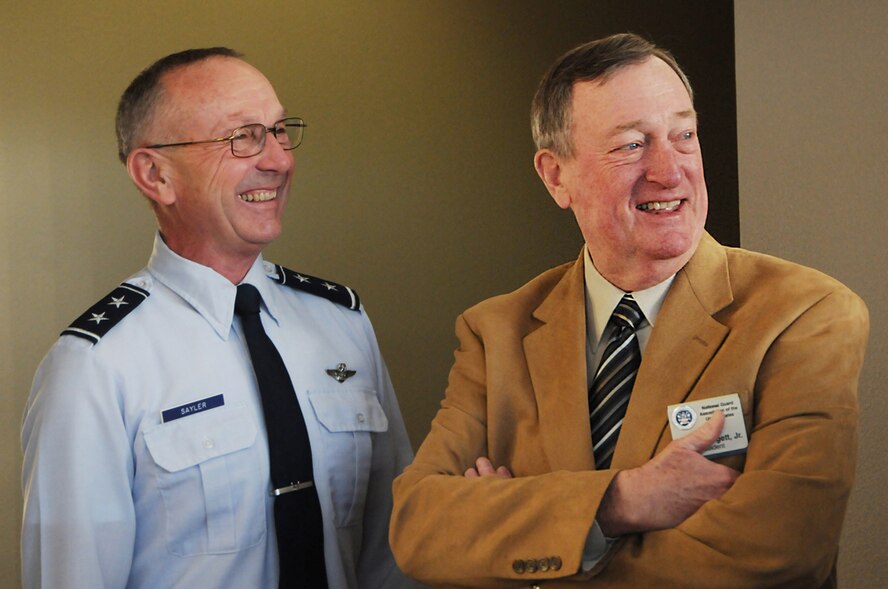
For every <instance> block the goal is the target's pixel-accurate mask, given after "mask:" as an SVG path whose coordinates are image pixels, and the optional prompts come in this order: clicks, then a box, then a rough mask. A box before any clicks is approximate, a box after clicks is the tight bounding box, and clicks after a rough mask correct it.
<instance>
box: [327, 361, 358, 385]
mask: <svg viewBox="0 0 888 589" xmlns="http://www.w3.org/2000/svg"><path fill="white" fill-rule="evenodd" d="M327 374H329V375H330V376H331V377H333V378H335V379H336V382H345V380H346V379H348V378H351V377H353V376H354V375H355V371H354V370H348V369H346V367H345V363H344V362H340V363H339V364H337V365H336V368H328V369H327Z"/></svg>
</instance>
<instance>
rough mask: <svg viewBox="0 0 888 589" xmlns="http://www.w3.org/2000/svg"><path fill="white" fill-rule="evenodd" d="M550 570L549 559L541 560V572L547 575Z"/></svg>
mask: <svg viewBox="0 0 888 589" xmlns="http://www.w3.org/2000/svg"><path fill="white" fill-rule="evenodd" d="M548 570H549V559H548V558H541V559H540V572H541V573H545V572H547V571H548Z"/></svg>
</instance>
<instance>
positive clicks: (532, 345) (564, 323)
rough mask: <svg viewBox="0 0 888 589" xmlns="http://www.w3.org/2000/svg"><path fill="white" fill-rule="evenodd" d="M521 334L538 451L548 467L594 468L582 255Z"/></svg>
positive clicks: (563, 468) (568, 468)
mask: <svg viewBox="0 0 888 589" xmlns="http://www.w3.org/2000/svg"><path fill="white" fill-rule="evenodd" d="M533 316H534V318H536V319H537V320H538V321H540V322H542V325H540V326H539V327H538V328H537V329H535V330H534V331H532V332H530V333H529V334H528V335H527V336H525V338H524V353H525V355H526V359H527V366H528V370H529V371H530V378H531V382H532V384H533V389H534V394H535V395H536V401H537V407H538V411H539V420H540V436H541V439H542V444H543V449H544V451H545V453H546V455H547V456H548V458H549V463H550V466H551V468H552V470H589V469H592V468H594V461H593V460H592V442H591V434H590V431H589V402H588V400H587V392H586V305H585V290H584V278H583V257H582V253H581V255H580V257H579V259H578V261H577V262H576V263H574V264H573V265H572V266H571V267H570V268H569V269H568V270H567V272H565V274H564V276H562V278H561V280H560V281H559V282H558V283H557V284H556V285H555V287H554V288H553V289H552V291H551V292H550V293H549V295H548V296H547V297H546V298H545V299H544V300H543V302H542V303H541V304H540V305H539V307H537V309H536V310H535V311H534V313H533Z"/></svg>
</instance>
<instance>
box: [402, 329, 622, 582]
mask: <svg viewBox="0 0 888 589" xmlns="http://www.w3.org/2000/svg"><path fill="white" fill-rule="evenodd" d="M456 334H457V337H458V339H459V346H458V348H457V350H456V352H455V363H454V366H453V368H452V369H451V372H450V378H449V385H448V388H447V392H446V395H445V398H444V400H443V402H442V404H441V408H440V410H439V411H438V414H437V415H436V417H435V419H434V420H433V422H432V427H431V432H430V433H429V435H428V437H427V438H426V440H425V441H424V442H423V444H422V446H421V447H420V449H419V451H418V453H417V456H416V459H415V460H414V462H413V464H412V465H411V466H410V467H409V468H408V469H407V470H406V471H405V472H404V474H402V475H401V476H400V477H399V478H398V479H396V481H395V484H394V496H395V507H394V513H393V517H392V527H391V532H390V533H391V544H392V549H393V551H394V553H395V558H396V559H397V561H398V564H399V565H400V566H401V568H402V569H403V570H404V571H405V572H406V573H407V574H408V575H410V576H412V577H415V578H417V579H419V580H421V581H424V582H426V583H429V584H431V585H434V586H448V587H449V586H454V587H456V586H459V587H516V586H520V585H526V584H528V583H529V582H530V579H531V578H533V579H555V578H561V577H566V576H570V575H574V574H575V573H577V571H578V570H579V569H580V566H581V560H582V553H583V548H584V545H585V542H586V538H587V536H588V534H589V531H590V529H591V528H592V525H593V522H594V517H595V512H596V511H597V509H598V503H599V502H600V500H601V497H602V496H603V494H604V492H605V490H606V489H607V487H608V485H609V484H610V480H611V478H612V477H613V472H608V471H604V472H594V471H583V472H568V471H559V472H547V473H541V474H538V475H535V476H518V477H516V478H512V479H502V478H499V477H484V478H473V479H468V478H465V477H464V476H463V473H464V472H465V470H466V469H467V468H469V467H471V466H472V465H473V464H474V461H475V459H476V458H478V457H479V456H489V455H491V454H490V449H489V448H488V417H491V418H493V417H495V418H496V419H509V417H508V416H505V415H496V416H492V415H489V414H488V410H489V409H488V404H487V403H488V401H487V386H488V385H487V376H488V365H487V360H488V359H487V356H486V354H485V347H484V341H483V339H482V337H480V336H479V335H478V333H477V332H476V331H475V330H473V328H472V327H471V326H470V323H469V321H468V320H467V319H466V318H465V316H460V317H459V318H458V319H457V322H456ZM507 466H510V465H507ZM528 567H532V568H534V569H536V572H535V573H533V572H531V573H530V574H529V573H528Z"/></svg>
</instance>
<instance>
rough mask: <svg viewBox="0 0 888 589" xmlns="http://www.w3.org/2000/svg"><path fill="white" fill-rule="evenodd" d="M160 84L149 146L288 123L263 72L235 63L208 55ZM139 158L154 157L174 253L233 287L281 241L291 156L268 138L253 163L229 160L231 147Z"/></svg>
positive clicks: (159, 204) (161, 218) (159, 206)
mask: <svg viewBox="0 0 888 589" xmlns="http://www.w3.org/2000/svg"><path fill="white" fill-rule="evenodd" d="M162 85H163V98H162V101H161V104H160V105H159V106H158V109H157V112H156V116H155V117H154V120H153V122H152V124H151V126H150V131H149V132H150V133H151V134H152V135H153V137H152V139H153V140H160V141H169V142H174V141H175V142H180V141H200V140H205V139H212V138H215V137H227V136H229V135H230V134H231V132H232V131H233V130H234V129H235V128H237V127H240V126H242V125H246V124H250V123H263V124H264V125H266V126H269V127H270V126H272V124H273V123H274V122H275V121H277V120H279V119H281V118H283V117H284V109H283V107H282V106H281V104H280V102H279V101H278V99H277V96H276V94H275V92H274V89H273V88H272V86H271V84H270V83H269V82H268V80H267V79H266V78H265V76H263V75H262V74H261V73H260V72H259V71H258V70H257V69H256V68H254V67H253V66H251V65H249V64H247V63H246V62H244V61H241V60H239V59H234V58H229V57H213V58H210V59H207V60H204V61H200V62H197V63H194V64H190V65H187V66H184V67H181V68H178V69H176V70H173V71H172V72H170V73H169V74H167V75H166V76H164V78H163V80H162ZM137 152H143V153H145V152H150V157H151V161H152V162H153V164H154V165H155V166H156V167H155V170H156V180H157V181H158V184H157V191H158V192H157V195H156V196H152V197H151V198H152V200H154V201H155V203H156V205H155V214H156V215H157V218H158V223H159V225H160V230H161V233H162V235H163V237H164V240H165V242H166V243H167V245H168V246H169V247H170V248H171V249H172V250H173V251H175V252H176V253H178V254H179V255H181V256H183V257H185V258H188V259H190V260H193V261H195V262H198V263H201V264H204V265H206V266H209V267H211V268H213V269H215V270H217V271H218V272H220V273H221V274H223V275H225V276H227V277H229V278H230V279H232V280H233V281H235V282H236V281H238V280H239V279H240V278H242V277H243V274H244V273H246V271H247V270H248V269H249V266H250V265H251V264H252V262H253V261H254V260H255V259H256V256H258V255H259V252H261V251H262V248H263V247H265V246H266V245H267V244H269V243H271V242H272V241H273V240H274V239H275V238H277V236H278V235H280V232H281V226H282V217H283V214H284V209H285V207H286V203H287V196H288V193H289V189H290V180H291V176H292V172H293V154H292V152H290V151H284V150H283V149H282V148H281V146H280V145H279V144H278V142H277V141H275V140H274V138H273V137H267V141H266V142H265V148H264V149H263V151H262V152H261V153H260V154H258V155H256V156H253V157H250V158H237V157H235V156H234V155H232V153H231V148H230V143H229V142H227V141H222V142H218V143H206V144H201V145H189V146H182V147H169V148H162V149H153V150H152V149H148V148H141V149H139V150H134V152H133V153H137ZM130 157H131V158H132V157H133V156H132V155H131V156H130ZM237 274H240V276H237Z"/></svg>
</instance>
